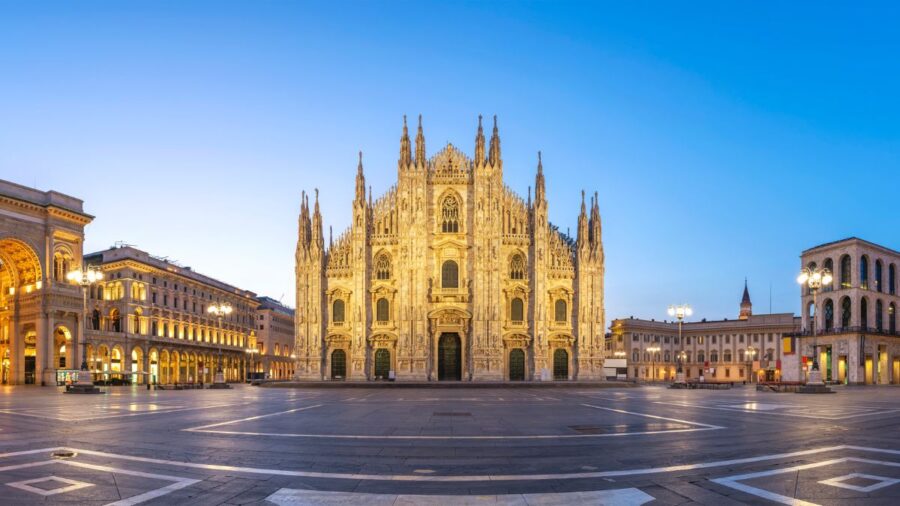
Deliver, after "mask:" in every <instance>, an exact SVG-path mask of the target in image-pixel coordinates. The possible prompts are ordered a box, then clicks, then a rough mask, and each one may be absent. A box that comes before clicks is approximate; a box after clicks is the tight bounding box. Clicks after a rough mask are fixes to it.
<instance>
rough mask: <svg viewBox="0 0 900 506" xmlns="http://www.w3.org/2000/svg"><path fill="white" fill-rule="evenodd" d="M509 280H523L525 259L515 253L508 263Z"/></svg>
mask: <svg viewBox="0 0 900 506" xmlns="http://www.w3.org/2000/svg"><path fill="white" fill-rule="evenodd" d="M509 277H510V279H525V259H524V258H522V255H520V254H518V253H516V254H515V255H513V256H512V259H510V261H509Z"/></svg>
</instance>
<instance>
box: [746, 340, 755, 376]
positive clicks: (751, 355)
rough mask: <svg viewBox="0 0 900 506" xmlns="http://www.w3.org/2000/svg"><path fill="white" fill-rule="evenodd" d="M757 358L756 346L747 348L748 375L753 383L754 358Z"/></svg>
mask: <svg viewBox="0 0 900 506" xmlns="http://www.w3.org/2000/svg"><path fill="white" fill-rule="evenodd" d="M754 358H756V348H754V347H753V346H750V347H748V348H747V377H748V379H749V380H750V383H751V384H752V383H753V359H754Z"/></svg>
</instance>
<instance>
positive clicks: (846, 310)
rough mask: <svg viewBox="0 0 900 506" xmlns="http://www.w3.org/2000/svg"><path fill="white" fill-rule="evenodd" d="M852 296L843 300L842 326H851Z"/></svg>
mask: <svg viewBox="0 0 900 506" xmlns="http://www.w3.org/2000/svg"><path fill="white" fill-rule="evenodd" d="M850 304H851V303H850V297H844V299H843V300H842V301H841V327H842V328H847V327H849V326H850V314H851V313H852V310H851V308H850Z"/></svg>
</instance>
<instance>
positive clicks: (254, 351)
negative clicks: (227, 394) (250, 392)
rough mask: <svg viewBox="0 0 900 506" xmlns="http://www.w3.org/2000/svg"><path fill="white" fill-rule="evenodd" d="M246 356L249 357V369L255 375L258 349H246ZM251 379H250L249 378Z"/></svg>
mask: <svg viewBox="0 0 900 506" xmlns="http://www.w3.org/2000/svg"><path fill="white" fill-rule="evenodd" d="M246 351H247V355H249V356H250V368H251V369H253V373H256V372H257V371H256V359H255V358H254V357H256V355H259V348H247V350H246ZM251 379H252V378H251Z"/></svg>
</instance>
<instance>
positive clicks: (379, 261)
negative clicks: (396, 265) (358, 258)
mask: <svg viewBox="0 0 900 506" xmlns="http://www.w3.org/2000/svg"><path fill="white" fill-rule="evenodd" d="M375 279H391V259H390V257H388V256H387V254H385V253H382V254H380V255H378V258H376V259H375Z"/></svg>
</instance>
